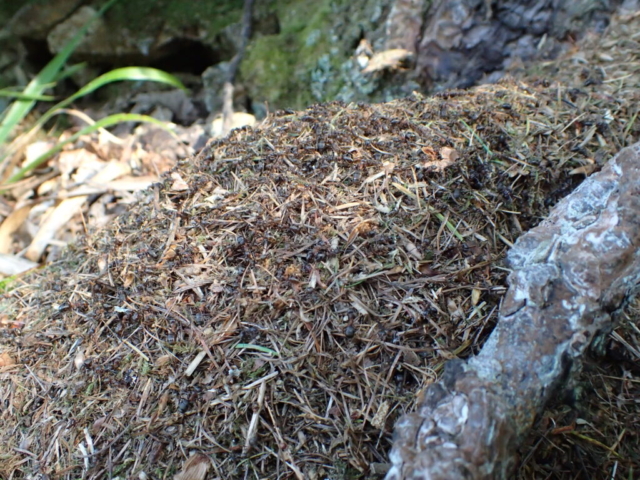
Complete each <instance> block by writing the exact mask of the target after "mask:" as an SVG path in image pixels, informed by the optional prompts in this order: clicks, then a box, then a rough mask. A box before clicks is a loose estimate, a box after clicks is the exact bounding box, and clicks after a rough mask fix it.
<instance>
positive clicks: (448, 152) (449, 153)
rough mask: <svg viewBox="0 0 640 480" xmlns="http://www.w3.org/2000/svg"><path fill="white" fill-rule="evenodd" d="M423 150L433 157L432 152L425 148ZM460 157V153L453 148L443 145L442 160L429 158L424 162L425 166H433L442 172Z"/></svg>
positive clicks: (441, 150)
mask: <svg viewBox="0 0 640 480" xmlns="http://www.w3.org/2000/svg"><path fill="white" fill-rule="evenodd" d="M422 151H423V152H424V153H425V154H426V155H428V156H429V158H433V157H432V155H431V152H428V151H425V149H424V148H423V149H422ZM459 157H460V154H459V153H458V152H457V151H456V150H455V149H453V148H449V147H442V148H441V149H440V158H441V159H442V160H429V161H427V162H425V163H423V164H422V166H423V168H432V169H434V170H435V171H436V172H442V171H443V170H444V169H445V168H447V167H450V166H451V165H453V164H454V163H455V162H456V160H457V159H458V158H459Z"/></svg>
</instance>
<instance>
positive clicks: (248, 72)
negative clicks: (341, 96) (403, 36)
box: [241, 0, 384, 108]
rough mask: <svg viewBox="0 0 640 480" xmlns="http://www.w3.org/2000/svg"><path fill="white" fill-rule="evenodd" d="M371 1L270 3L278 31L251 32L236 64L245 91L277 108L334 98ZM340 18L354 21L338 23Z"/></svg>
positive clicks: (367, 17)
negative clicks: (238, 62)
mask: <svg viewBox="0 0 640 480" xmlns="http://www.w3.org/2000/svg"><path fill="white" fill-rule="evenodd" d="M378 3H380V2H378ZM383 3H384V2H383ZM372 5H373V3H372V2H363V3H362V4H361V5H356V6H354V5H353V4H348V3H345V2H341V1H335V0H321V1H318V2H316V3H313V4H309V2H306V1H302V0H290V1H288V2H281V3H279V4H278V6H274V8H275V9H276V10H277V15H278V18H279V21H280V32H279V33H278V34H275V35H264V36H258V37H257V38H254V40H253V41H252V42H251V44H250V46H249V48H248V50H247V55H246V57H245V60H244V62H243V64H242V67H241V73H242V77H243V81H244V82H245V83H246V84H247V88H248V90H249V93H250V95H251V96H252V97H253V98H254V99H256V100H258V101H266V102H268V103H269V105H270V106H275V107H280V108H285V107H286V108H302V107H305V106H307V105H309V104H311V103H315V102H322V101H328V100H333V99H335V98H336V97H337V96H338V93H339V92H340V90H341V89H342V88H343V87H344V86H345V84H346V83H348V81H347V78H346V77H347V76H346V75H345V72H344V68H343V67H344V65H345V64H346V63H349V61H350V56H351V52H352V50H353V49H354V48H355V45H356V44H357V42H358V40H359V38H360V36H361V35H362V34H363V32H364V31H366V30H368V28H369V27H368V26H367V25H368V24H369V23H371V12H370V11H371V9H372ZM345 12H346V13H345ZM344 18H350V19H352V20H353V22H352V23H350V24H346V23H341V22H343V20H344Z"/></svg>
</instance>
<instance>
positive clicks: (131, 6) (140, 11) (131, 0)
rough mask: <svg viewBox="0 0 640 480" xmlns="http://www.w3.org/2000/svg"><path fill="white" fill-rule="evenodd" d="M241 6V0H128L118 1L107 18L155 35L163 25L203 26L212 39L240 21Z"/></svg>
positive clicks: (180, 26) (177, 26)
mask: <svg viewBox="0 0 640 480" xmlns="http://www.w3.org/2000/svg"><path fill="white" fill-rule="evenodd" d="M242 7H243V1H242V0H219V1H215V2H210V1H208V2H184V1H181V0H154V1H149V0H127V1H121V2H117V3H116V4H115V5H114V6H113V7H112V8H111V9H110V10H109V12H108V13H107V15H106V16H107V18H110V19H111V20H112V21H113V22H114V23H116V24H117V25H122V26H124V27H126V28H130V29H131V30H132V31H142V32H155V31H156V30H157V29H158V28H159V27H160V26H162V25H163V24H167V25H169V26H172V25H175V26H176V28H181V29H184V27H185V25H200V26H203V27H206V29H207V38H208V39H212V38H214V37H215V36H216V35H217V34H218V33H219V32H220V31H221V30H222V29H223V28H224V27H226V26H227V25H230V24H232V23H234V22H237V21H239V20H240V18H241V15H242Z"/></svg>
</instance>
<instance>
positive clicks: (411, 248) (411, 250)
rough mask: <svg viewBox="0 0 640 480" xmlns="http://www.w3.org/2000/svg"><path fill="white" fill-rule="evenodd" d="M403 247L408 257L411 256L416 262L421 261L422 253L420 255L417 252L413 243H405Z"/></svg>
mask: <svg viewBox="0 0 640 480" xmlns="http://www.w3.org/2000/svg"><path fill="white" fill-rule="evenodd" d="M405 247H406V249H407V253H408V254H409V255H411V256H412V257H413V258H415V259H416V260H422V253H420V250H418V247H416V246H415V245H414V244H413V243H411V242H407V243H406V244H405Z"/></svg>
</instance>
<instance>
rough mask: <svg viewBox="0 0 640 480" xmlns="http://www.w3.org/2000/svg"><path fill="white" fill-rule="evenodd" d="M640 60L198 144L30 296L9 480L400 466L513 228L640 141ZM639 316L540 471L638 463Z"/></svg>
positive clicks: (538, 434)
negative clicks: (423, 398)
mask: <svg viewBox="0 0 640 480" xmlns="http://www.w3.org/2000/svg"><path fill="white" fill-rule="evenodd" d="M634 18H635V17H634ZM632 20H633V19H632ZM583 60H584V59H583ZM583 60H581V61H583ZM607 61H608V60H607ZM584 62H585V65H588V61H587V60H584ZM544 68H551V69H553V68H557V65H554V64H548V65H546V66H545V67H544ZM585 68H586V67H585ZM593 68H594V72H596V73H597V72H600V71H601V69H600V70H598V69H597V68H596V67H593ZM602 71H603V72H604V73H605V77H604V78H605V79H606V78H608V77H607V76H606V73H607V72H606V71H605V70H602ZM633 72H635V71H633ZM633 72H631V73H629V75H628V76H625V75H626V74H625V75H622V77H624V78H622V77H621V78H619V79H617V80H618V83H615V82H610V83H606V81H605V80H603V78H600V77H598V78H600V83H593V82H587V81H586V80H587V79H588V78H591V77H588V76H587V77H585V78H582V77H581V80H580V82H581V83H580V84H579V86H576V85H577V84H576V83H573V84H572V85H573V86H571V87H565V86H561V85H560V84H557V83H551V82H547V81H546V80H545V79H544V78H543V77H539V78H540V79H539V80H538V81H535V82H530V83H524V82H521V81H508V82H504V83H502V84H500V85H493V86H484V87H478V88H475V89H473V90H470V91H464V92H463V91H454V92H446V93H443V94H439V95H436V96H433V97H428V98H422V97H419V96H415V97H414V98H410V99H406V100H401V101H395V102H392V103H387V104H381V105H353V104H352V105H345V104H339V103H334V104H328V105H319V106H314V107H311V108H310V109H308V110H306V111H304V112H279V113H278V114H277V115H275V116H274V117H272V118H270V119H269V120H268V121H267V122H266V123H265V124H264V125H262V126H260V127H259V128H257V129H255V130H240V131H234V132H233V133H232V134H231V135H230V136H229V137H228V138H227V139H225V140H223V141H218V142H215V143H212V144H211V145H209V146H208V147H207V148H205V150H204V151H203V152H201V153H200V154H199V155H198V156H197V157H195V158H193V159H190V160H188V161H184V162H182V163H181V164H180V165H179V166H178V167H177V168H176V169H175V170H174V171H173V173H172V174H171V175H170V176H167V177H166V178H165V180H164V182H163V183H161V184H158V185H156V186H155V187H154V188H152V189H151V190H150V191H148V192H147V193H146V194H145V195H144V196H142V198H141V199H140V201H139V202H138V203H137V204H136V205H134V206H133V207H132V208H131V209H130V210H129V211H128V212H127V213H126V214H124V215H122V216H121V217H119V218H118V219H117V221H115V222H114V223H113V225H111V226H109V228H107V229H105V230H103V231H102V232H100V233H98V234H96V235H93V236H89V237H87V238H85V239H84V240H83V241H82V242H80V243H79V244H77V245H76V246H74V247H73V248H71V249H70V250H69V251H68V253H67V254H66V256H65V257H64V258H63V259H62V260H60V261H58V262H56V263H55V264H53V265H50V266H49V267H48V268H46V269H44V270H42V271H40V272H38V273H36V274H33V275H31V276H30V277H28V278H27V279H25V280H24V282H23V283H19V284H17V285H14V288H13V289H12V290H11V291H10V292H8V293H6V294H5V296H4V299H3V301H2V304H1V307H0V308H1V310H0V313H1V314H2V315H3V317H2V321H3V325H4V327H5V328H4V329H3V330H2V336H1V337H0V346H1V348H2V352H3V355H4V356H5V357H4V359H5V360H4V365H5V366H3V367H0V381H2V390H1V391H0V402H2V407H3V408H2V411H1V412H0V422H1V423H2V428H1V429H0V445H2V447H1V449H0V477H2V476H4V477H6V478H80V477H82V478H112V477H120V478H145V476H146V478H172V476H173V475H174V474H176V473H177V472H179V471H180V470H181V469H182V468H183V465H184V463H185V461H186V459H187V458H189V456H190V455H191V454H193V453H198V454H199V455H201V456H203V457H200V458H204V459H205V460H206V462H208V463H210V473H209V478H214V477H219V478H274V479H275V478H311V479H313V478H318V479H319V478H361V477H375V476H376V475H379V474H380V473H383V472H384V466H385V463H386V458H387V457H386V455H387V452H388V450H389V448H390V441H391V432H392V427H393V424H394V423H395V421H396V420H397V418H398V417H399V416H400V415H402V414H403V413H405V412H407V411H409V410H411V409H412V408H413V405H414V404H415V402H416V398H417V396H418V395H419V392H420V390H421V389H423V388H424V387H425V386H426V385H428V384H429V383H430V382H432V381H433V380H434V379H435V378H436V377H437V375H438V374H439V372H440V371H441V368H442V366H443V363H444V362H445V361H446V360H447V359H451V358H455V357H466V356H469V355H471V354H473V353H475V352H477V351H478V349H479V348H481V346H482V342H483V340H484V339H485V338H486V336H487V335H488V334H489V333H490V331H491V328H492V326H493V324H494V322H495V320H496V317H497V310H498V308H499V303H500V298H501V295H502V294H503V293H504V291H505V289H506V286H505V279H506V275H507V273H508V272H507V271H506V269H505V268H503V266H502V258H503V256H504V253H505V252H506V250H507V249H508V248H509V246H510V245H512V243H513V242H514V241H515V240H516V239H517V237H518V236H519V235H520V234H521V233H522V232H523V231H526V230H527V229H529V228H531V227H532V226H535V225H536V224H537V223H538V222H539V221H540V220H541V219H542V218H544V216H545V215H546V214H547V212H548V211H549V209H550V208H551V207H552V206H553V205H554V204H555V202H557V200H559V199H560V198H562V197H564V196H565V195H567V194H568V193H570V192H571V191H572V190H573V189H574V188H575V187H576V186H577V185H578V184H579V183H580V181H581V180H582V179H583V178H585V175H587V174H589V173H591V172H593V171H595V170H597V169H599V168H600V166H601V165H602V164H603V163H604V162H605V161H606V160H607V159H608V158H609V157H610V156H611V155H613V154H614V153H615V152H617V151H618V150H619V149H620V148H621V147H622V146H624V145H626V144H628V143H631V142H632V140H633V139H634V138H636V137H637V132H638V127H637V126H636V124H635V122H634V121H635V115H637V103H636V101H637V94H636V93H634V91H633V90H632V89H630V88H629V84H628V83H624V82H628V81H631V80H633V81H635V82H636V86H637V79H636V77H632V76H631V75H635V73H633ZM543 73H544V71H543ZM627 73H628V72H627ZM611 75H614V73H613V72H612V73H611ZM583 76H584V75H583ZM612 78H614V77H612ZM629 79H631V80H629ZM636 91H637V90H636ZM631 119H633V120H634V121H632V120H631ZM628 314H629V315H630V318H631V321H625V322H623V326H622V327H621V328H620V329H619V330H618V331H616V333H614V340H615V342H614V344H612V348H611V349H610V356H609V357H607V358H605V359H599V360H597V361H593V362H590V363H588V364H587V367H586V369H585V373H584V375H583V378H582V380H581V382H580V384H579V387H581V388H580V389H581V390H582V391H586V393H585V394H584V395H576V394H575V392H576V391H578V390H580V389H578V390H577V389H572V390H571V392H573V393H574V395H573V397H572V398H570V399H569V400H571V401H570V402H569V404H568V406H567V404H566V403H562V402H560V403H559V404H558V405H556V406H554V407H553V408H552V409H551V410H549V411H547V412H545V414H544V415H543V416H542V418H541V419H540V421H539V422H538V424H537V425H536V430H535V432H534V433H533V434H532V436H531V438H530V439H529V441H528V442H527V444H526V445H525V446H524V447H523V449H522V451H521V454H522V466H521V468H520V472H519V475H520V477H521V478H603V477H604V476H605V475H608V476H610V475H611V472H612V470H613V469H615V471H616V472H617V474H618V475H620V478H627V477H629V478H631V477H630V476H632V475H633V472H637V471H638V467H639V465H640V459H639V458H638V453H637V442H638V431H639V428H638V427H639V419H640V413H639V410H640V407H638V402H637V399H638V398H640V391H639V390H640V389H639V388H638V385H639V383H638V382H639V380H638V378H639V374H640V372H639V371H638V368H637V364H635V365H634V362H633V361H631V360H632V359H631V357H630V355H632V354H633V353H634V352H637V345H638V341H637V339H638V332H639V331H638V327H637V326H636V325H637V318H638V317H637V315H636V314H635V311H634V310H633V309H629V311H628ZM615 335H617V337H615ZM514 348H517V346H514ZM616 352H617V353H616ZM612 358H613V360H615V362H612V361H611V359H612ZM635 361H636V362H637V359H636V360H635ZM570 397H571V396H570ZM634 397H635V401H634ZM634 468H635V470H634ZM182 478H185V477H182Z"/></svg>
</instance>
